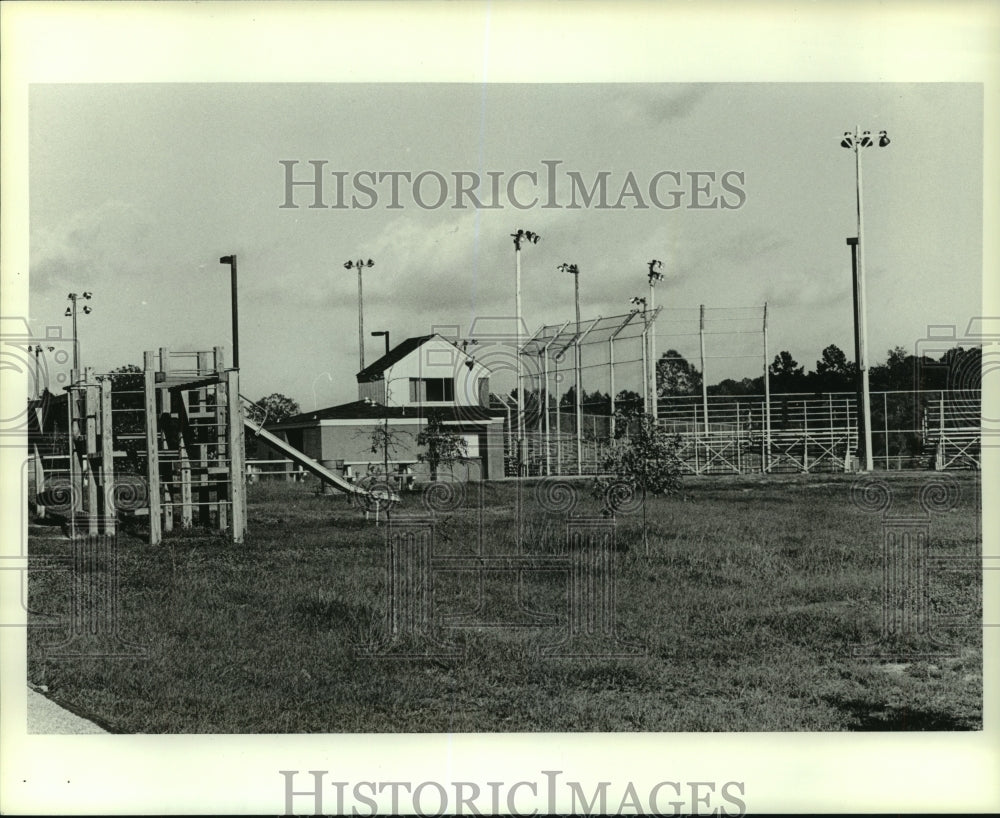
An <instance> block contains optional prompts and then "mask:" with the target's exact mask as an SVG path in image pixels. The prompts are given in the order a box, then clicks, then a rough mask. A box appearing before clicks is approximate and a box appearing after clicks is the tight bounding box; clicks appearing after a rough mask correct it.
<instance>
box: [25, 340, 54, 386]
mask: <svg viewBox="0 0 1000 818" xmlns="http://www.w3.org/2000/svg"><path fill="white" fill-rule="evenodd" d="M42 350H45V351H47V352H52V351H54V350H55V347H43V346H42V345H41V344H34V345H30V344H29V345H28V352H34V353H35V397H36V398H40V397H41V396H42V372H41V367H40V366H39V363H38V357H39V356H40V355H41V354H42Z"/></svg>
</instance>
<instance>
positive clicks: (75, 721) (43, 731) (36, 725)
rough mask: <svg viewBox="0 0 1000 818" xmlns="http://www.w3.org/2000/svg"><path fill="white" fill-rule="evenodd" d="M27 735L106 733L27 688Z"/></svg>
mask: <svg viewBox="0 0 1000 818" xmlns="http://www.w3.org/2000/svg"><path fill="white" fill-rule="evenodd" d="M27 710H28V733H29V734H31V735H87V734H95V733H107V732H108V731H107V730H103V729H101V728H100V727H98V726H97V725H96V724H94V723H93V722H90V721H87V720H86V719H83V718H80V717H79V716H77V715H75V714H74V713H70V712H69V710H66V709H65V708H63V707H60V706H59V705H58V704H56V703H55V702H53V701H51V700H49V699H46V698H45V696H43V695H42V694H41V693H39V692H38V691H36V690H32V689H31V688H30V687H29V688H28V701H27Z"/></svg>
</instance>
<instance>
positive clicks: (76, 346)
mask: <svg viewBox="0 0 1000 818" xmlns="http://www.w3.org/2000/svg"><path fill="white" fill-rule="evenodd" d="M93 295H94V294H93V293H91V292H85V293H82V294H80V295H77V294H76V293H70V294H69V295H68V296H66V297H67V298H68V299H69V300H70V306H68V307H67V308H66V312H65V315H66V317H67V318H69V317H71V316H72V318H73V370H74V371H75V372H76V373H77V377H79V376H80V336H79V335H77V330H76V313H77V305H76V302H77V300H78V299H80V298H82V299H84V300H85V301H90V299H91V297H93ZM92 312H93V310H92V309H91V308H90V306H89V305H88V304H84V305H83V314H84V315H90V313H92Z"/></svg>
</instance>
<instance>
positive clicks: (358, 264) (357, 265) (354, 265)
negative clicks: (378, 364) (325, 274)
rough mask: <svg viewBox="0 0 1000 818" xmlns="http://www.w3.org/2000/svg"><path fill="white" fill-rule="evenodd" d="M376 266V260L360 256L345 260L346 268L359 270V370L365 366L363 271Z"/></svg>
mask: <svg viewBox="0 0 1000 818" xmlns="http://www.w3.org/2000/svg"><path fill="white" fill-rule="evenodd" d="M374 266H375V262H374V261H372V260H371V259H368V261H364V260H363V259H360V258H359V259H358V260H357V261H346V262H344V269H346V270H357V271H358V360H359V362H360V364H361V366H360V368H359V369H358V371H359V372H360V371H361V370H362V369H364V368H365V300H364V293H363V291H362V288H361V271H362V270H364V268H365V267H368V268H372V267H374Z"/></svg>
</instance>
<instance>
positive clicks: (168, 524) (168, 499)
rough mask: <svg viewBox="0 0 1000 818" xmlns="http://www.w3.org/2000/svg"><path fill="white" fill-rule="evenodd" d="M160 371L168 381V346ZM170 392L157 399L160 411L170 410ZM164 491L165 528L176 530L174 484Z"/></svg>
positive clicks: (167, 486) (172, 466) (164, 350)
mask: <svg viewBox="0 0 1000 818" xmlns="http://www.w3.org/2000/svg"><path fill="white" fill-rule="evenodd" d="M160 372H162V373H163V381H164V383H166V382H167V381H168V380H169V378H170V350H169V349H167V348H166V347H160ZM168 394H169V393H167V392H164V393H162V397H161V398H160V399H159V400H158V401H157V404H158V410H157V411H158V412H159V411H163V412H169V411H170V403H169V397H167V396H168ZM168 445H169V443H168ZM174 465H175V464H173V463H171V464H170V476H171V478H173V476H174V474H175V468H174ZM162 491H163V530H164V531H173V530H174V496H173V485H171V484H168V485H165V486H163V487H162Z"/></svg>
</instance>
